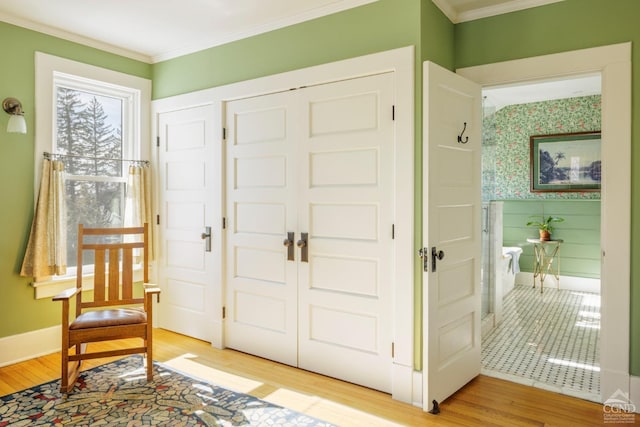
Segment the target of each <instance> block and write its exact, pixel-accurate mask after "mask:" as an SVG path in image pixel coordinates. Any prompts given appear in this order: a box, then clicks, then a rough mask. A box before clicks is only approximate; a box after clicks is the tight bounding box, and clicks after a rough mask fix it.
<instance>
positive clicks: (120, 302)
mask: <svg viewBox="0 0 640 427" xmlns="http://www.w3.org/2000/svg"><path fill="white" fill-rule="evenodd" d="M125 236H133V237H125ZM130 240H132V241H130ZM147 242H148V225H147V224H145V225H144V226H143V227H130V228H84V227H83V225H82V224H80V225H79V226H78V264H77V269H78V272H77V276H76V287H75V288H72V289H67V290H66V291H64V292H62V293H60V294H59V295H56V296H55V297H53V300H54V301H62V376H61V384H60V390H61V391H62V392H63V393H68V392H70V391H71V390H72V389H73V386H74V383H75V381H76V379H77V376H78V374H79V373H80V365H81V362H82V360H84V359H95V358H102V357H110V356H120V355H126V354H134V353H145V355H146V366H147V369H146V373H147V381H151V380H152V379H153V356H152V349H153V345H152V344H153V339H152V338H153V335H152V333H151V331H152V320H153V314H152V298H153V295H157V298H158V302H159V301H160V295H159V294H160V289H159V288H157V287H155V286H154V285H149V284H148V281H149V273H148V261H149V259H148V254H147ZM90 252H92V253H93V257H94V266H95V267H94V282H93V292H91V291H90V290H89V291H87V290H84V291H83V289H82V279H83V278H82V274H83V273H82V268H83V265H82V261H83V253H86V254H89V253H90ZM137 252H139V255H138V253H137ZM136 256H140V258H141V263H142V271H143V279H144V283H143V292H141V294H143V296H140V297H135V296H134V283H133V282H134V279H133V270H134V258H135V257H136ZM74 296H75V297H76V298H75V313H74V319H73V320H70V316H69V315H70V306H71V304H72V303H71V300H72V298H73V297H74ZM123 338H141V339H142V341H143V342H142V345H141V346H138V347H132V348H119V349H116V350H108V351H100V352H93V353H89V352H87V344H88V343H91V342H98V341H109V340H119V339H123ZM71 347H75V352H74V353H73V354H70V352H69V349H70V348H71ZM70 364H71V367H70V366H69V365H70Z"/></svg>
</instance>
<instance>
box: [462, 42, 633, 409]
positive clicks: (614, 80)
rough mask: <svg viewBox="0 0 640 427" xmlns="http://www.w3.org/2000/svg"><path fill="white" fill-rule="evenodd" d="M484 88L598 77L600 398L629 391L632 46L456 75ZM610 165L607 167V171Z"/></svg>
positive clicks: (467, 70)
mask: <svg viewBox="0 0 640 427" xmlns="http://www.w3.org/2000/svg"><path fill="white" fill-rule="evenodd" d="M457 72H458V73H459V74H461V75H462V76H465V77H467V78H468V79H470V80H473V81H475V82H477V83H480V84H481V85H483V86H498V85H507V84H513V83H517V82H525V81H532V80H545V79H553V78H558V77H566V76H571V75H579V74H587V73H601V75H602V140H603V144H602V147H603V149H602V159H603V165H604V168H605V171H604V174H603V182H602V203H601V209H602V215H601V243H600V245H601V249H602V253H603V256H602V270H601V281H602V286H601V298H602V307H601V316H602V319H601V334H600V337H601V341H600V367H601V380H600V381H601V387H600V389H601V393H602V394H601V396H604V397H605V398H606V397H608V396H610V395H612V394H613V393H614V392H615V391H616V390H618V389H620V390H622V391H623V392H627V393H628V392H629V356H630V353H629V352H630V348H629V344H630V343H629V338H630V335H629V333H630V330H629V322H630V320H629V319H630V313H629V309H630V307H629V299H630V283H631V281H630V261H631V254H630V251H631V240H630V236H631V81H632V80H631V43H630V42H629V43H620V44H615V45H610V46H602V47H595V48H590V49H583V50H577V51H570V52H563V53H556V54H551V55H544V56H539V57H533V58H525V59H519V60H513V61H505V62H500V63H495V64H487V65H479V66H474V67H468V68H462V69H459V70H457ZM607 165H610V167H607Z"/></svg>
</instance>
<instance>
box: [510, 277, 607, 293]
mask: <svg viewBox="0 0 640 427" xmlns="http://www.w3.org/2000/svg"><path fill="white" fill-rule="evenodd" d="M516 285H526V286H533V273H523V272H520V273H518V274H517V275H516ZM536 286H537V287H539V286H540V282H539V280H538V279H536ZM544 287H545V288H557V287H558V281H557V280H556V278H555V277H554V276H553V274H549V275H547V277H546V278H545V279H544ZM560 289H565V290H569V291H577V292H590V293H594V294H599V293H600V279H590V278H587V277H574V276H560Z"/></svg>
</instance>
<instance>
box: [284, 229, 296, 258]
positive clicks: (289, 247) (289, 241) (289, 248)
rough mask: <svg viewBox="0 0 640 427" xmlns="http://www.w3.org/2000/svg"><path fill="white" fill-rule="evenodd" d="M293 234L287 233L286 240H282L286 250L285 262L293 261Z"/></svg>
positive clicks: (294, 249) (294, 250)
mask: <svg viewBox="0 0 640 427" xmlns="http://www.w3.org/2000/svg"><path fill="white" fill-rule="evenodd" d="M293 239H294V237H293V232H291V231H289V232H287V238H286V239H284V242H283V245H284V247H285V248H287V261H295V252H296V248H295V247H294V246H293Z"/></svg>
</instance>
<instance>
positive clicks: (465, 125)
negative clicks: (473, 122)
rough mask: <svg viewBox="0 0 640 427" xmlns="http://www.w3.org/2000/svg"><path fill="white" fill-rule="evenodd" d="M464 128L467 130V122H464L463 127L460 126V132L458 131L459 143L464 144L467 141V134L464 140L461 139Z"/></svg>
mask: <svg viewBox="0 0 640 427" xmlns="http://www.w3.org/2000/svg"><path fill="white" fill-rule="evenodd" d="M465 130H467V122H464V127H463V128H462V132H460V135H458V142H459V143H461V144H466V143H467V142H469V137H468V136H467V137H466V138H465V139H464V141H463V140H462V135H464V131H465Z"/></svg>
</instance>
